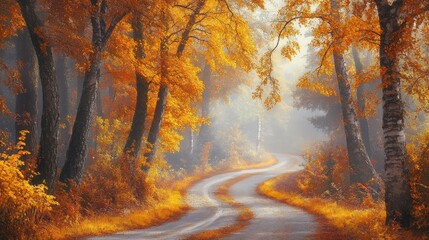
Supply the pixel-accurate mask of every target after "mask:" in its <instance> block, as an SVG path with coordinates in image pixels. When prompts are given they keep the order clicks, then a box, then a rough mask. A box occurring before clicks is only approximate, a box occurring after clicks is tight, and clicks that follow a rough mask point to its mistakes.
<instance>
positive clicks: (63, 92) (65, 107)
mask: <svg viewBox="0 0 429 240" xmlns="http://www.w3.org/2000/svg"><path fill="white" fill-rule="evenodd" d="M67 69H68V64H67V58H66V56H64V55H59V56H58V57H57V59H56V70H57V71H56V74H57V75H56V76H57V80H58V87H59V92H60V100H59V101H60V122H61V123H62V124H64V126H65V128H60V131H59V139H60V140H59V143H58V149H59V153H58V158H59V164H60V165H62V164H63V163H64V160H65V156H66V154H65V153H66V148H67V143H68V141H69V137H70V125H69V123H68V121H67V116H68V115H69V109H70V107H69V104H70V93H69V79H68V72H67Z"/></svg>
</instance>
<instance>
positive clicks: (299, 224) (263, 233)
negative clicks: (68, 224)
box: [88, 154, 325, 240]
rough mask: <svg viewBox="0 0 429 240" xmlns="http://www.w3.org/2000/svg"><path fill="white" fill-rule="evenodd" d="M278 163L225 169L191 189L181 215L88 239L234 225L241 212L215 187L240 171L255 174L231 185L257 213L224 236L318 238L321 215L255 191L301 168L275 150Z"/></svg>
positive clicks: (175, 235)
mask: <svg viewBox="0 0 429 240" xmlns="http://www.w3.org/2000/svg"><path fill="white" fill-rule="evenodd" d="M275 157H276V158H277V159H278V163H277V164H275V165H273V166H271V167H267V168H262V169H249V170H241V171H237V172H231V173H224V174H220V175H216V176H213V177H210V178H207V179H205V180H203V181H201V182H199V183H198V184H196V185H194V186H193V187H192V188H191V189H190V190H189V192H188V195H187V199H188V204H189V205H190V206H191V207H192V210H191V211H189V212H188V213H187V214H186V215H184V216H183V217H182V218H180V219H178V220H177V221H173V222H168V223H165V224H163V225H160V226H156V227H151V228H146V229H141V230H133V231H126V232H119V233H116V234H113V235H108V236H98V237H91V238H88V239H94V240H95V239H99V240H108V239H185V238H186V237H188V236H189V235H191V234H194V233H198V232H201V231H205V230H210V229H217V228H219V227H223V226H227V225H232V224H234V223H235V221H236V217H237V215H238V214H239V213H238V211H237V210H236V209H235V208H233V207H231V206H230V205H228V204H226V203H224V202H222V201H220V200H218V199H217V198H216V197H215V194H214V191H215V190H216V189H217V188H218V187H219V186H220V185H221V184H222V183H224V182H226V181H228V180H230V179H233V178H236V177H238V176H241V175H247V174H252V175H251V176H249V177H248V178H245V179H243V180H242V181H239V182H238V183H236V184H234V185H233V186H232V187H231V188H230V192H231V195H232V197H233V198H234V199H235V201H237V202H241V203H243V204H245V205H246V206H248V207H249V208H250V209H251V210H252V212H253V213H254V215H255V217H254V219H252V220H251V223H250V225H249V226H247V227H246V228H244V229H243V230H242V231H240V232H237V233H234V234H233V235H230V236H226V237H225V238H224V239H270V240H271V239H319V237H317V236H320V231H325V230H323V229H325V228H324V227H323V224H322V223H321V221H320V219H319V218H318V217H316V216H314V215H311V214H309V213H307V212H305V211H303V210H301V209H298V208H295V207H291V206H288V205H285V204H282V203H278V202H276V201H274V200H271V199H268V198H265V197H263V196H261V195H259V194H258V193H257V192H256V188H257V186H258V185H259V184H260V183H262V182H264V181H266V180H268V179H270V178H272V177H275V176H277V175H280V174H283V173H287V172H294V171H298V170H300V169H301V166H300V165H301V163H302V161H303V160H302V158H301V157H299V156H293V155H285V154H275Z"/></svg>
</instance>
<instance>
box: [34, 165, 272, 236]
mask: <svg viewBox="0 0 429 240" xmlns="http://www.w3.org/2000/svg"><path fill="white" fill-rule="evenodd" d="M276 162H277V160H276V159H274V158H273V157H269V158H267V159H265V160H264V161H261V162H258V163H255V164H249V165H239V166H234V167H230V168H222V169H216V170H211V171H208V172H204V173H199V174H197V175H195V176H189V177H186V178H184V179H182V180H179V181H176V182H174V183H173V184H170V186H173V187H171V188H169V189H166V190H165V191H166V193H165V194H164V195H165V197H164V198H162V199H155V200H154V201H151V202H150V203H149V204H148V205H145V206H144V207H143V208H141V209H132V210H129V211H128V212H124V213H122V214H119V215H118V214H116V215H113V214H112V215H96V216H91V217H85V218H84V219H81V220H80V221H79V222H75V223H71V224H60V225H59V224H57V223H49V224H48V225H45V226H40V228H39V229H40V230H39V231H38V233H37V236H36V238H37V239H72V238H78V237H84V236H97V235H105V234H112V233H115V232H120V231H126V230H133V229H141V228H147V227H151V226H156V225H160V224H163V223H165V222H168V221H172V220H176V219H178V218H180V217H181V216H183V215H184V214H186V212H187V211H188V210H189V209H190V207H189V206H188V205H187V204H186V192H187V190H188V189H189V188H190V187H191V186H192V185H193V184H194V183H196V182H198V181H200V180H201V179H204V178H207V177H210V176H214V175H217V174H220V173H224V172H232V171H237V170H242V169H250V168H263V167H268V166H271V165H273V164H275V163H276ZM243 218H246V214H244V215H243Z"/></svg>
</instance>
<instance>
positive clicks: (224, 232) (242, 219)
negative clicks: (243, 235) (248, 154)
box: [188, 174, 254, 240]
mask: <svg viewBox="0 0 429 240" xmlns="http://www.w3.org/2000/svg"><path fill="white" fill-rule="evenodd" d="M252 175H253V174H247V175H242V176H240V177H237V178H233V179H231V180H229V181H226V182H225V183H224V184H222V185H220V186H219V188H218V189H217V190H216V193H215V195H216V197H217V198H219V199H220V200H222V201H223V202H225V203H228V204H229V205H231V206H232V207H234V208H237V209H238V211H239V213H240V214H239V215H238V216H237V219H236V223H235V224H234V225H230V226H224V227H221V228H218V229H211V230H207V231H203V232H200V233H196V234H193V235H191V236H190V237H189V238H188V239H198V240H205V239H219V238H223V237H225V236H228V235H231V234H232V233H235V232H238V231H240V230H242V229H244V228H245V227H247V226H248V225H249V224H250V221H251V220H252V219H253V217H254V215H253V212H252V210H251V209H250V208H249V207H247V206H246V205H244V204H242V203H239V202H236V201H235V200H234V198H233V197H232V196H231V194H230V192H229V189H230V187H231V186H232V185H234V184H236V183H237V182H239V181H242V180H243V179H246V178H248V177H251V176H252Z"/></svg>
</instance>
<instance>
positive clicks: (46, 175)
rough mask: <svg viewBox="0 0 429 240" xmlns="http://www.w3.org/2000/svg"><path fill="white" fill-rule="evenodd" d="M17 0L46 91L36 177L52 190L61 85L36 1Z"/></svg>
mask: <svg viewBox="0 0 429 240" xmlns="http://www.w3.org/2000/svg"><path fill="white" fill-rule="evenodd" d="M17 2H18V3H19V6H20V9H21V13H22V16H23V18H24V20H25V23H26V25H27V29H28V31H29V33H30V37H31V40H32V42H33V46H34V50H35V52H36V56H37V61H38V64H39V77H40V80H41V82H42V92H43V110H42V132H41V137H40V148H39V154H38V165H37V172H39V173H40V174H39V175H37V176H36V177H35V178H34V179H33V181H34V182H35V183H42V182H43V181H46V185H47V186H48V188H49V190H50V191H52V188H53V186H54V183H55V179H56V172H57V146H58V127H59V110H58V105H59V103H58V101H59V100H58V99H59V98H58V86H57V80H56V77H55V72H54V60H53V56H52V48H51V46H50V44H49V42H48V41H47V39H46V36H45V35H44V27H45V26H44V23H43V21H42V20H41V19H40V18H39V16H37V14H36V5H35V4H36V2H35V1H33V0H17Z"/></svg>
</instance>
